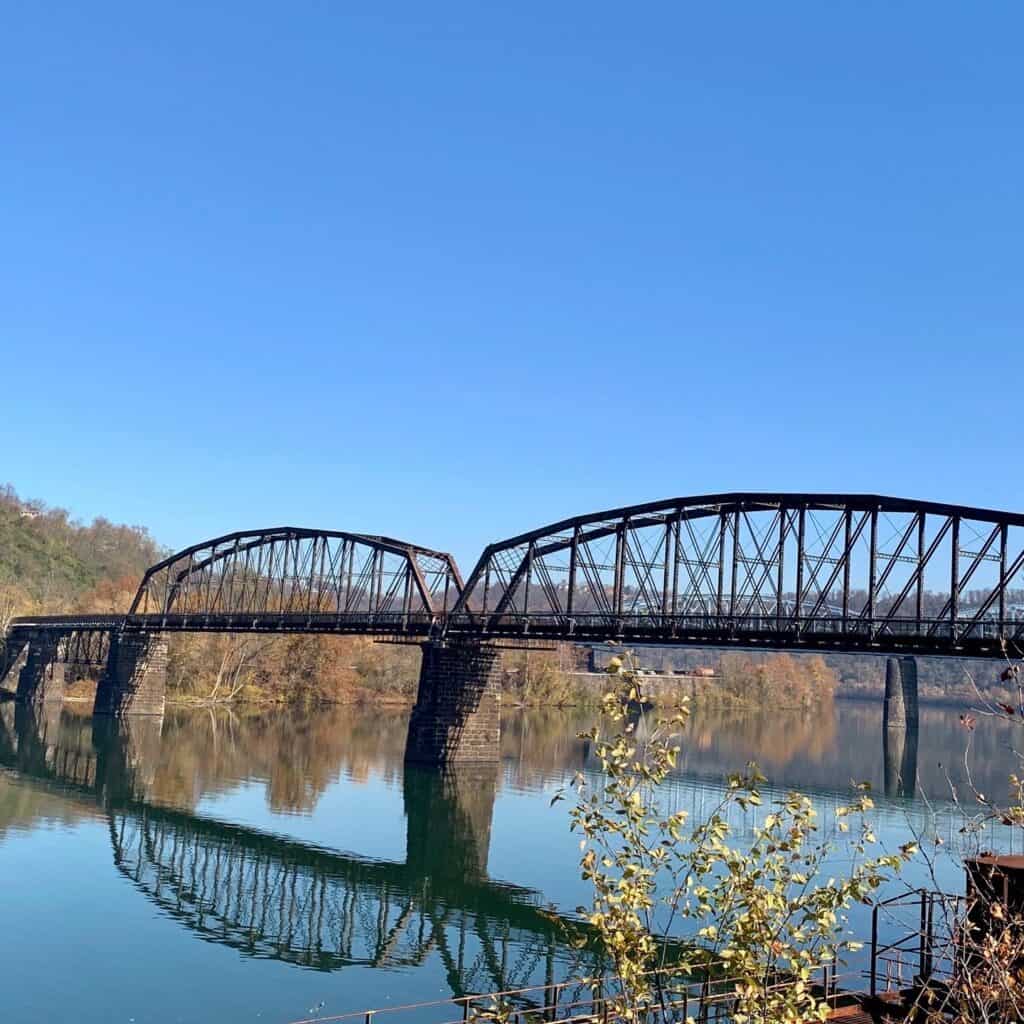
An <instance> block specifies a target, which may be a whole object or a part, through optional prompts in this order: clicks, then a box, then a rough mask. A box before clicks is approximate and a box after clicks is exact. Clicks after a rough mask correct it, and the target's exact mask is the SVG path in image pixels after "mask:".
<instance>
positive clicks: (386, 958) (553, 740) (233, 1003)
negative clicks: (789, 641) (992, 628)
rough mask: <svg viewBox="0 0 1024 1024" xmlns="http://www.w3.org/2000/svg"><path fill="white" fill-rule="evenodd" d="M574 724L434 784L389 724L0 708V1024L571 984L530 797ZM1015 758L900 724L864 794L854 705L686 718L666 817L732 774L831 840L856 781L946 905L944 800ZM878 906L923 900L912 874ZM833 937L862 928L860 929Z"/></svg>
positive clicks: (549, 773) (952, 876) (538, 795)
mask: <svg viewBox="0 0 1024 1024" xmlns="http://www.w3.org/2000/svg"><path fill="white" fill-rule="evenodd" d="M592 720H593V716H592V714H591V713H590V712H587V711H581V710H559V711H554V710H552V711H523V710H511V709H510V710H507V711H506V712H505V713H504V715H503V725H502V750H501V755H502V757H501V764H500V766H496V767H494V768H478V767H475V768H464V769H461V770H459V771H457V772H454V773H451V774H449V775H447V776H441V775H439V774H438V773H435V772H429V771H425V770H422V769H412V768H410V769H403V764H402V753H403V746H404V742H405V728H406V721H407V713H406V712H405V711H402V710H392V709H379V708H360V707H331V708H326V709H315V710H301V711H300V710H282V709H273V710H268V711H261V712H250V711H244V710H238V711H224V710H220V711H210V710H183V709H174V710H172V711H170V712H169V713H168V714H167V715H166V717H165V718H164V719H163V721H159V720H155V719H145V718H140V719H136V720H134V721H131V722H126V723H122V724H120V725H117V724H115V723H113V722H111V721H100V720H97V722H96V723H94V722H93V721H92V719H90V718H89V717H87V716H84V715H81V714H78V713H76V712H75V711H74V710H73V709H71V708H69V707H65V708H64V709H63V710H59V711H50V712H47V713H46V714H44V715H41V716H38V717H37V716H33V714H32V713H31V712H29V711H27V710H25V709H20V708H17V709H16V708H15V706H14V705H13V704H10V703H7V704H0V894H2V895H0V964H3V974H2V977H3V979H4V983H3V985H2V993H0V1006H2V1007H3V1010H2V1017H3V1019H4V1020H5V1021H12V1022H21V1021H34V1020H46V1019H50V1018H65V1017H69V1011H71V1012H70V1017H69V1019H74V1020H75V1021H76V1022H81V1024H84V1022H97V1024H98V1022H103V1024H109V1022H126V1024H171V1022H208V1021H218V1022H227V1021H231V1022H234V1021H261V1022H272V1024H277V1022H286V1021H291V1020H296V1019H299V1018H303V1017H315V1016H326V1015H328V1014H338V1013H344V1012H346V1011H350V1010H360V1009H364V1008H366V1007H371V1006H373V1007H376V1006H387V1005H399V1004H403V1003H412V1002H421V1001H424V1000H432V999H443V998H447V997H450V996H452V995H460V994H463V993H466V992H479V991H491V990H494V989H497V988H511V987H519V986H525V985H527V984H537V983H542V982H544V981H545V980H547V979H551V978H562V977H565V976H571V975H572V974H573V973H574V972H579V971H581V970H583V969H585V967H586V963H585V962H584V961H585V958H586V956H587V955H588V954H585V953H582V952H580V951H579V950H578V949H575V948H573V943H572V941H571V936H572V935H573V934H576V931H574V929H577V926H576V924H575V919H574V912H575V909H576V907H577V906H578V905H580V904H583V903H586V902H587V901H588V892H587V889H586V887H585V885H584V883H583V882H582V881H581V880H580V877H579V873H578V870H577V867H576V864H577V859H578V856H579V850H578V838H577V837H574V836H572V835H571V834H570V833H569V831H568V827H567V815H566V810H565V808H566V804H565V803H559V804H556V805H555V806H554V807H552V806H551V797H552V795H553V794H554V793H555V792H556V791H557V790H558V789H559V788H560V787H562V786H563V785H564V784H565V783H566V782H567V781H568V780H569V779H571V778H572V776H573V774H574V773H575V772H576V771H578V770H583V771H585V772H593V771H594V765H593V763H592V759H591V757H590V755H589V752H588V746H587V744H586V742H585V741H582V740H580V739H578V738H577V737H578V733H579V732H580V731H581V730H583V729H585V728H587V727H589V726H590V725H591V724H592ZM1016 737H1017V733H1016V731H1015V730H1014V728H1013V726H1011V725H1009V724H1007V723H1001V722H996V721H993V720H986V719H979V721H978V725H977V728H976V729H975V730H974V731H973V732H971V733H968V731H967V730H966V729H965V728H964V726H963V724H962V723H961V720H960V713H959V712H958V711H956V710H952V709H944V708H924V709H922V716H921V727H920V741H919V747H918V751H917V763H916V769H917V770H916V781H915V782H911V783H910V784H909V785H907V784H904V783H902V782H901V781H900V780H899V779H898V778H897V777H896V772H895V771H894V765H893V758H892V757H890V764H889V770H888V771H887V770H886V764H885V760H884V758H883V749H882V730H881V712H880V708H879V707H877V706H875V705H872V704H867V703H854V702H837V703H836V704H835V706H834V707H832V708H829V709H827V710H824V711H821V712H814V713H805V712H775V713H772V714H767V713H763V714H759V713H736V712H725V711H720V710H717V711H716V710H703V711H698V712H697V713H695V715H694V716H693V719H692V721H691V723H690V725H689V726H688V728H687V730H686V734H685V737H684V748H683V756H682V759H681V762H680V765H679V769H678V771H677V773H676V774H675V776H674V777H673V778H672V780H671V782H670V783H669V784H667V785H666V786H665V792H664V801H665V804H666V805H668V806H671V807H673V808H684V807H685V808H687V809H689V810H690V811H691V813H692V814H693V815H695V816H699V815H700V814H701V813H702V811H705V812H706V811H707V809H708V808H710V807H711V806H712V805H713V804H714V803H715V802H716V799H717V797H718V796H719V795H720V793H721V791H722V779H723V776H724V775H725V773H726V772H729V771H733V770H736V769H739V768H742V766H743V765H744V764H745V763H746V762H747V761H749V760H756V761H758V762H759V764H760V765H761V766H762V769H763V770H764V772H765V774H766V775H767V776H768V778H769V780H770V783H771V784H772V786H773V787H777V788H778V789H784V788H788V787H794V788H799V789H801V790H802V791H805V792H808V793H809V794H811V795H812V796H813V797H814V799H815V801H816V803H817V804H818V805H819V807H820V809H821V811H822V821H823V825H824V827H823V832H824V833H825V834H832V833H831V830H830V827H829V825H828V822H829V812H830V809H832V808H834V807H835V806H837V805H839V804H840V803H845V802H848V800H849V796H850V792H851V785H852V783H853V782H854V781H861V780H863V781H868V782H870V783H871V784H872V786H873V788H874V790H875V794H876V796H875V799H876V802H877V805H878V806H877V809H876V811H875V813H874V820H875V822H876V825H877V831H878V835H879V839H880V842H881V844H882V845H883V846H885V847H887V848H890V849H891V848H894V847H895V846H896V845H898V844H899V843H901V842H905V841H907V840H908V839H909V838H911V836H912V834H914V833H915V832H916V833H918V834H922V835H925V836H927V837H929V838H930V847H929V848H930V849H934V850H935V853H936V856H935V863H934V871H935V874H936V877H937V880H938V882H939V883H940V884H941V885H942V886H943V887H944V888H947V889H949V890H952V891H960V890H961V889H962V868H961V867H960V864H959V860H958V856H959V854H960V853H961V852H962V851H963V849H964V848H966V847H968V846H969V845H970V844H971V843H973V842H975V840H973V839H971V838H968V837H965V836H964V835H962V834H961V832H960V827H961V823H962V818H961V816H960V812H959V811H958V810H957V808H956V807H955V806H954V805H953V804H952V802H951V800H950V785H951V783H952V784H953V785H957V784H959V785H960V786H961V792H962V791H963V790H962V782H963V770H964V769H963V758H964V749H965V743H966V741H967V740H968V738H969V739H970V740H971V744H972V750H971V755H970V764H971V766H972V770H973V772H974V780H973V781H974V783H975V785H976V786H978V787H979V788H980V789H982V790H983V791H984V792H986V793H988V794H989V795H990V796H993V797H994V798H1000V797H1001V796H1003V795H1004V794H1005V792H1006V789H1007V783H1006V776H1007V774H1008V773H1009V772H1010V771H1011V770H1013V768H1014V757H1013V755H1012V753H1011V752H1010V746H1011V744H1013V743H1014V742H1016ZM903 757H904V760H903V762H902V768H903V775H904V776H905V777H912V776H913V775H914V772H913V770H912V764H911V762H909V761H907V760H906V757H907V754H906V752H904V753H903ZM897 760H898V758H897ZM770 795H771V792H770V793H769V796H770ZM738 824H740V825H742V824H743V822H738ZM936 835H937V836H939V837H940V838H941V840H942V845H941V846H935V845H934V841H933V840H934V837H935V836H936ZM834 838H836V840H837V841H839V842H840V843H841V842H842V837H841V836H839V835H838V834H835V835H834ZM982 841H983V842H985V843H988V844H989V845H1001V846H1002V845H1006V844H1007V843H1008V842H1010V840H1009V839H1008V837H1007V836H1002V835H999V836H990V837H987V838H985V839H983V840H982ZM836 860H837V863H838V865H839V867H840V868H841V866H842V861H843V850H842V849H840V850H839V852H838V853H837V855H836ZM901 884H909V885H912V886H917V885H930V884H931V877H930V871H929V869H926V868H925V866H924V865H914V866H912V867H910V868H909V869H908V870H907V872H906V874H905V876H904V879H903V880H902V883H901ZM852 923H853V925H854V927H855V928H857V929H859V930H864V929H866V928H867V926H868V916H867V911H865V910H864V909H863V908H859V909H858V912H857V913H855V914H854V915H853V918H852Z"/></svg>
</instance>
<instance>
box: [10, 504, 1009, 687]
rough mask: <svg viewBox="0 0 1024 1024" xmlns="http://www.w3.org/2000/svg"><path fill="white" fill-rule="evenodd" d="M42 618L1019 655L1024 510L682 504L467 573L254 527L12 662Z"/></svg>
mask: <svg viewBox="0 0 1024 1024" xmlns="http://www.w3.org/2000/svg"><path fill="white" fill-rule="evenodd" d="M33 631H34V632H37V633H38V632H39V631H46V632H54V631H56V632H58V633H60V634H61V635H62V636H70V635H72V634H75V635H79V634H90V633H109V632H120V631H129V632H130V631H136V632H176V631H217V632H297V633H348V634H363V635H370V636H379V637H395V638H399V639H407V640H410V641H415V640H421V639H425V638H434V639H437V638H463V639H472V640H480V641H495V640H498V639H500V638H509V637H512V638H529V639H531V640H532V639H536V640H575V641H580V642H593V641H602V640H621V641H626V642H630V643H656V644H715V645H726V646H740V647H749V648H787V649H797V650H799V649H820V650H838V651H872V652H877V653H918V654H938V655H952V656H978V657H1003V656H1005V655H1006V654H1007V653H1014V652H1016V650H1017V648H1018V647H1019V646H1020V645H1021V642H1022V640H1024V515H1021V514H1019V513H1010V512H999V511H994V510H991V509H979V508H970V507H966V506H957V505H946V504H939V503H935V502H921V501H913V500H909V499H904V498H893V497H885V496H881V495H853V494H781V493H778V494H775V493H727V494H713V495H699V496H695V497H683V498H673V499H669V500H666V501H660V502H651V503H647V504H642V505H633V506H629V507H624V508H618V509H612V510H609V511H604V512H597V513H593V514H590V515H585V516H576V517H574V518H572V519H565V520H562V521H561V522H557V523H553V524H551V525H549V526H544V527H541V528H540V529H536V530H532V531H530V532H529V533H524V534H521V535H519V536H517V537H513V538H510V539H508V540H504V541H500V542H497V543H495V544H491V545H490V546H489V547H488V548H487V549H486V550H485V551H484V553H483V555H482V556H481V558H480V559H479V561H478V562H477V564H476V566H475V567H474V569H473V571H472V572H471V573H470V576H469V579H468V580H467V581H466V582H465V585H464V584H463V580H462V577H461V576H460V574H459V570H458V567H457V566H456V564H455V560H454V559H453V558H452V557H451V556H450V555H448V554H446V553H444V552H439V551H434V550H431V549H428V548H424V547H420V546H418V545H414V544H409V543H406V542H403V541H397V540H393V539H391V538H387V537H379V536H370V535H366V534H358V533H344V532H339V531H329V530H310V529H300V528H294V527H282V528H276V529H268V530H253V531H242V532H238V533H231V534H227V535H225V536H223V537H218V538H215V539H214V540H209V541H204V542H202V543H200V544H196V545H194V546H192V547H189V548H186V549H185V550H183V551H180V552H177V553H176V554H174V555H172V556H171V557H170V558H168V559H165V560H164V561H162V562H160V563H159V564H158V565H155V566H153V567H152V568H151V569H150V570H149V571H148V572H147V573H146V575H145V577H144V578H143V580H142V583H141V585H140V587H139V590H138V593H137V595H136V597H135V600H134V602H133V604H132V606H131V609H130V610H129V612H128V613H127V614H125V615H106V616H104V615H99V616H96V615H77V616H42V617H33V618H31V619H29V618H23V619H17V620H15V621H14V623H13V624H12V629H11V631H10V633H9V635H8V638H7V640H8V643H7V645H6V650H5V653H4V654H3V656H2V658H0V660H2V661H3V662H4V663H5V664H6V665H7V666H10V665H11V664H13V660H14V658H15V657H16V653H14V652H15V651H16V650H18V649H20V647H19V643H20V644H21V645H22V646H23V644H24V640H25V638H26V637H27V636H28V634H29V633H30V632H33ZM79 643H80V644H81V643H82V642H79ZM0 667H2V666H0Z"/></svg>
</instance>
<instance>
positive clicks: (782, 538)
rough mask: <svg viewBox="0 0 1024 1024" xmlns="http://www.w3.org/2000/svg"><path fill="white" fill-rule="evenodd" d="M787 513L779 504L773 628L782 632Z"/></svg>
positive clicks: (784, 507)
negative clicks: (777, 557)
mask: <svg viewBox="0 0 1024 1024" xmlns="http://www.w3.org/2000/svg"><path fill="white" fill-rule="evenodd" d="M788 515H789V512H788V510H787V509H786V506H785V505H780V506H779V564H778V567H777V574H776V577H775V628H776V630H778V631H779V632H780V633H781V632H782V620H783V611H782V592H783V587H784V586H785V576H786V525H787V516H788Z"/></svg>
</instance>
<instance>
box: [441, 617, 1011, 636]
mask: <svg viewBox="0 0 1024 1024" xmlns="http://www.w3.org/2000/svg"><path fill="white" fill-rule="evenodd" d="M444 624H445V627H446V628H447V630H448V631H450V632H452V633H456V634H458V633H467V634H468V633H472V634H478V635H483V636H486V635H488V634H492V635H495V636H521V635H528V634H536V635H551V636H565V637H567V638H569V639H579V640H586V639H589V638H595V639H596V638H601V637H607V636H608V635H609V634H611V635H613V636H620V637H622V638H624V639H634V640H641V639H644V638H649V639H650V640H651V641H652V642H654V641H657V640H685V639H686V638H687V637H688V636H697V637H701V638H713V637H721V638H722V639H723V640H728V639H730V638H733V637H735V638H757V637H761V638H764V639H766V640H771V639H796V640H799V639H800V638H803V637H807V638H822V639H824V638H835V639H837V640H843V639H844V638H845V639H849V638H857V639H862V640H865V641H872V640H879V641H881V640H884V639H885V638H893V639H899V640H906V641H908V642H910V641H915V640H920V641H937V642H945V643H948V642H949V641H950V640H953V641H957V640H974V641H992V642H993V643H995V642H998V641H999V640H1000V639H1016V638H1020V637H1022V636H1024V622H1020V621H1016V620H1013V621H1006V622H998V621H994V620H982V621H978V622H970V621H966V622H962V623H952V622H950V621H949V619H920V620H917V619H887V620H869V619H864V618H862V617H854V616H848V617H846V618H842V617H839V616H835V615H829V616H817V617H814V618H805V617H793V616H777V615H728V614H722V615H713V614H699V615H662V614H660V613H658V612H649V613H633V614H624V615H610V614H607V613H584V614H574V615H572V616H568V615H565V614H559V613H551V612H534V611H531V612H529V613H523V612H517V613H512V614H503V615H486V616H485V615H480V614H473V613H453V614H449V615H448V616H446V617H445V618H444Z"/></svg>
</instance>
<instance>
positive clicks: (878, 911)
mask: <svg viewBox="0 0 1024 1024" xmlns="http://www.w3.org/2000/svg"><path fill="white" fill-rule="evenodd" d="M966 911H967V899H966V897H964V896H957V895H953V894H951V893H945V892H938V891H934V890H929V889H918V890H917V891H915V892H913V893H905V894H901V895H899V896H893V897H891V898H890V899H887V900H882V901H880V902H879V903H876V904H875V907H874V909H873V910H872V913H871V965H870V967H869V970H868V991H869V994H870V995H871V996H872V997H874V996H877V995H878V994H879V993H880V992H894V991H903V990H905V989H907V988H921V987H923V986H926V985H929V984H932V983H934V982H948V981H949V980H950V979H951V978H952V977H953V975H954V972H955V969H956V962H957V958H956V948H955V947H956V942H957V935H958V933H959V931H960V928H961V924H962V922H963V920H964V917H965V914H966ZM883 919H887V924H888V925H889V927H890V928H893V929H895V930H896V935H897V937H896V938H895V939H892V940H891V941H888V942H882V941H881V940H880V937H879V928H880V923H881V921H882V920H883Z"/></svg>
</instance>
